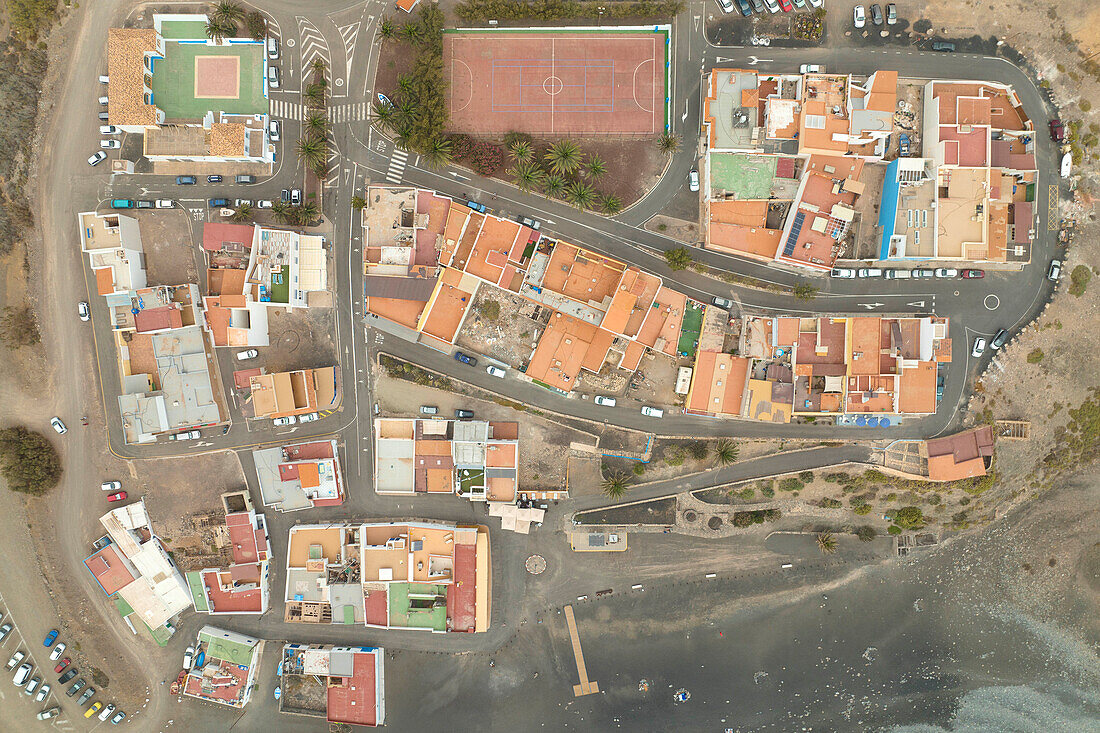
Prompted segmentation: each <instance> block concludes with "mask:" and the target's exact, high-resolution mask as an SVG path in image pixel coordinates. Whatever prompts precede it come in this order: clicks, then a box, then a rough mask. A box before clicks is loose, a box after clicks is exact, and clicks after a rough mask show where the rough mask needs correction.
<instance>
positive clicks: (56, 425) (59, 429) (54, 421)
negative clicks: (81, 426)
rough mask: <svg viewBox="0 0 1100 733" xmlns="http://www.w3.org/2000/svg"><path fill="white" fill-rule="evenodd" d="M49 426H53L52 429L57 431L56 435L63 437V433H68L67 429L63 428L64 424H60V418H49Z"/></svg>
mask: <svg viewBox="0 0 1100 733" xmlns="http://www.w3.org/2000/svg"><path fill="white" fill-rule="evenodd" d="M50 425H52V426H53V429H54V430H56V431H57V434H58V435H64V434H65V433H67V432H69V429H68V428H67V427H65V423H63V422H61V418H59V417H56V416H54V417H51V418H50Z"/></svg>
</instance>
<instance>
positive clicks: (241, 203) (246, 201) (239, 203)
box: [233, 199, 252, 209]
mask: <svg viewBox="0 0 1100 733" xmlns="http://www.w3.org/2000/svg"><path fill="white" fill-rule="evenodd" d="M233 205H234V206H236V207H237V208H238V209H239V208H240V207H242V206H251V205H252V199H236V200H235V201H234V204H233Z"/></svg>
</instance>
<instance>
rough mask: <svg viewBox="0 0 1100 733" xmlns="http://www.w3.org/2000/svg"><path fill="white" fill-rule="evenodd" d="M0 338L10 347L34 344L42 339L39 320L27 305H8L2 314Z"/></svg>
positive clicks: (0, 317) (0, 315) (0, 318)
mask: <svg viewBox="0 0 1100 733" xmlns="http://www.w3.org/2000/svg"><path fill="white" fill-rule="evenodd" d="M0 340H2V341H3V342H4V344H5V345H6V346H7V347H8V348H9V349H19V348H22V347H24V346H34V345H35V344H37V343H38V342H39V341H41V340H42V335H41V334H40V333H39V331H38V321H36V320H35V318H34V313H33V312H32V311H31V309H30V308H28V307H27V306H21V307H19V308H15V307H12V306H7V307H6V308H4V311H3V313H2V314H0Z"/></svg>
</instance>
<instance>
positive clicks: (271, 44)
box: [267, 36, 279, 60]
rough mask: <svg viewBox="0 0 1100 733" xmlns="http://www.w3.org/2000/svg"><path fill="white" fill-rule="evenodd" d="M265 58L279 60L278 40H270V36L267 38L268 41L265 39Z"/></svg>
mask: <svg viewBox="0 0 1100 733" xmlns="http://www.w3.org/2000/svg"><path fill="white" fill-rule="evenodd" d="M267 57H268V58H269V59H272V60H274V59H277V58H279V39H278V38H271V37H270V36H268V39H267Z"/></svg>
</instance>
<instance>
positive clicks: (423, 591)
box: [389, 583, 447, 631]
mask: <svg viewBox="0 0 1100 733" xmlns="http://www.w3.org/2000/svg"><path fill="white" fill-rule="evenodd" d="M430 596H442V597H444V598H446V596H447V587H446V586H443V585H435V584H434V583H427V584H426V583H390V587H389V599H390V626H398V627H400V626H404V627H406V628H424V629H434V630H436V631H446V630H447V606H446V604H444V605H442V606H440V607H439V608H417V607H414V606H415V605H416V604H425V603H427V598H426V597H430Z"/></svg>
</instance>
